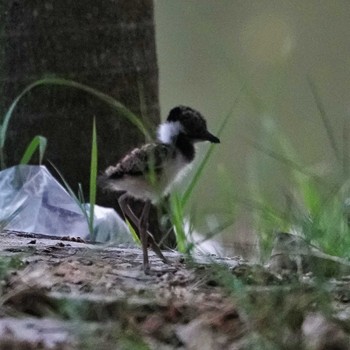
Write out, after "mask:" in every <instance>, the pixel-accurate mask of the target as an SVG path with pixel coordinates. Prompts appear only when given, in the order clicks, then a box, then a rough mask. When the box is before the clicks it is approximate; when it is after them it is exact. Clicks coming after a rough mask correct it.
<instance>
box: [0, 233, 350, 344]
mask: <svg viewBox="0 0 350 350" xmlns="http://www.w3.org/2000/svg"><path fill="white" fill-rule="evenodd" d="M0 239H1V242H2V244H1V247H0V281H1V284H0V287H1V294H0V295H1V296H0V350H1V349H23V350H24V349H101V350H104V349H132V350H133V349H169V350H170V349H201V350H203V349H204V350H206V349H208V350H209V349H210V350H212V349H214V350H215V349H218V350H221V349H224V350H225V349H227V350H229V349H230V350H234V349H238V350H243V349H268V350H270V349H271V350H273V349H315V350H316V349H319V350H321V349H324V350H325V349H340V350H341V349H350V338H349V333H350V322H349V319H350V316H349V315H350V311H349V310H350V308H349V307H348V303H349V301H350V292H349V290H350V282H349V281H350V279H349V278H348V277H347V276H342V277H341V278H338V279H337V280H334V279H329V280H324V281H323V282H322V284H317V283H316V282H315V280H314V279H313V278H312V277H310V273H307V272H305V273H303V274H299V275H298V274H297V273H295V271H292V269H291V270H288V272H287V273H286V271H284V274H282V273H281V271H279V272H278V273H276V272H273V273H272V272H271V271H270V270H269V269H268V268H266V267H264V266H260V265H253V264H247V263H246V262H244V261H243V260H242V259H240V258H226V259H219V258H216V257H214V256H212V257H209V258H206V259H203V261H201V262H198V261H197V262H196V263H194V262H193V261H188V260H187V261H185V259H184V258H183V257H182V256H181V255H180V254H178V253H176V252H165V255H166V257H167V258H168V259H169V260H170V261H171V264H170V265H165V264H163V263H162V262H161V261H160V260H159V259H158V257H157V256H156V255H155V254H153V253H152V252H150V261H151V264H152V274H150V275H145V274H144V272H143V271H142V254H141V250H140V249H138V248H135V247H125V246H124V247H123V246H118V247H115V246H102V245H94V244H89V243H86V242H83V241H81V240H79V239H68V238H61V239H60V238H55V237H49V236H39V235H34V234H23V233H19V232H2V233H0ZM275 256H276V257H280V256H281V251H279V252H278V254H276V255H275ZM299 258H300V257H299ZM317 258H318V259H319V256H318V257H317ZM322 259H323V260H324V257H323V256H322ZM282 260H283V261H282V262H283V264H285V259H282ZM332 262H334V261H333V260H332ZM274 263H275V264H274V267H276V266H277V265H276V261H274Z"/></svg>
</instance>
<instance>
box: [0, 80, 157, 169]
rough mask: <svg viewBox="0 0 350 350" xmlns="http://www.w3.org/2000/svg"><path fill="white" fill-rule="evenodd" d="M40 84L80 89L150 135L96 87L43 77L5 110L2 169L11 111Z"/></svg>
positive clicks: (0, 130)
mask: <svg viewBox="0 0 350 350" xmlns="http://www.w3.org/2000/svg"><path fill="white" fill-rule="evenodd" d="M40 85H58V86H64V87H70V88H74V89H78V90H82V91H84V92H86V93H88V94H90V95H92V96H94V97H96V98H98V99H99V100H101V101H103V102H105V103H106V104H108V105H109V106H110V107H111V108H113V109H114V110H116V111H117V112H118V113H119V114H120V115H121V116H122V117H124V118H126V119H127V120H128V121H129V122H130V123H132V124H133V125H135V126H136V127H137V128H138V129H139V130H140V131H141V132H142V133H143V134H144V135H145V138H146V139H147V140H150V139H151V136H150V134H149V132H148V131H147V129H146V128H145V126H144V125H143V123H142V121H141V120H140V119H139V118H138V117H137V116H136V115H135V114H134V113H132V112H131V111H130V110H129V109H128V108H126V107H125V106H124V105H123V104H122V103H120V102H119V101H117V100H116V99H114V98H113V97H111V96H109V95H107V94H105V93H103V92H101V91H98V90H96V89H93V88H91V87H89V86H86V85H84V84H81V83H78V82H76V81H73V80H67V79H61V78H53V77H52V78H50V77H48V78H43V79H40V80H37V81H35V82H34V83H32V84H30V85H28V86H27V87H26V88H25V89H24V90H23V91H22V92H21V93H20V94H19V95H18V96H17V97H16V98H15V100H14V101H13V102H12V104H11V106H10V107H9V109H8V110H7V112H6V114H5V116H4V118H3V120H2V125H1V127H0V166H1V168H2V169H4V168H5V162H4V145H5V141H6V133H7V129H8V124H9V122H10V120H11V117H12V115H13V111H14V109H15V108H16V106H17V104H18V103H19V101H20V100H21V99H22V97H23V96H24V95H26V94H27V93H28V92H29V91H30V90H32V89H34V88H35V87H37V86H40Z"/></svg>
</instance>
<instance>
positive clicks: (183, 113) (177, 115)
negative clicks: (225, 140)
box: [167, 106, 220, 143]
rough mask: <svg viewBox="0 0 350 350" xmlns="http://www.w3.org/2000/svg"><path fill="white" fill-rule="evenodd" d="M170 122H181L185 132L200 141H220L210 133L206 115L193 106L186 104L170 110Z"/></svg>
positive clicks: (168, 119)
mask: <svg viewBox="0 0 350 350" xmlns="http://www.w3.org/2000/svg"><path fill="white" fill-rule="evenodd" d="M167 121H168V122H179V123H180V124H181V125H182V127H183V131H184V133H185V134H186V135H187V136H188V137H190V138H191V139H196V140H198V141H202V140H203V141H205V140H207V141H210V142H213V143H219V142H220V140H219V139H218V138H217V137H215V136H214V135H212V134H210V133H209V131H208V129H207V122H206V121H205V119H204V117H203V116H202V115H201V113H199V112H198V111H196V110H195V109H193V108H190V107H186V106H177V107H175V108H173V109H172V110H171V111H170V112H169V116H168V118H167Z"/></svg>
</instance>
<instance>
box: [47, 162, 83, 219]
mask: <svg viewBox="0 0 350 350" xmlns="http://www.w3.org/2000/svg"><path fill="white" fill-rule="evenodd" d="M50 164H51V166H52V167H53V168H54V169H55V171H56V172H57V174H58V176H59V177H60V178H61V180H62V182H63V184H64V186H65V188H66V190H67V191H68V193H69V194H70V196H71V197H72V198H73V199H74V201H75V202H76V203H77V205H78V206H79V208H80V210H81V211H82V212H83V215H84V216H85V218H86V221H87V223H88V225H89V217H88V214H87V212H86V208H85V206H84V203H81V202H80V201H79V198H78V197H77V196H76V195H75V193H74V191H73V190H72V188H71V187H70V186H69V184H68V182H67V181H66V180H65V178H64V176H63V175H62V174H61V172H60V171H59V170H58V169H57V167H56V166H55V165H54V164H53V163H51V162H50Z"/></svg>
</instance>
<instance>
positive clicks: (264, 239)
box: [249, 79, 350, 258]
mask: <svg viewBox="0 0 350 350" xmlns="http://www.w3.org/2000/svg"><path fill="white" fill-rule="evenodd" d="M309 84H310V88H311V91H312V93H313V96H314V99H315V103H316V106H317V109H318V111H319V114H320V116H321V121H322V125H323V127H324V129H325V131H326V135H327V137H328V139H329V143H330V145H331V148H332V149H333V151H334V154H335V160H336V161H337V162H338V163H339V166H338V167H334V168H333V169H332V170H333V173H334V174H333V178H335V179H336V180H333V181H329V180H326V179H325V178H324V177H321V176H319V175H317V174H315V173H313V172H312V171H310V170H309V169H307V168H305V166H303V165H302V163H301V162H300V160H299V159H298V157H297V152H296V151H295V150H294V148H293V147H292V146H291V144H290V143H289V142H288V137H287V136H286V134H285V133H284V132H283V130H281V129H278V128H277V126H276V123H275V122H274V120H273V119H272V118H271V117H267V116H265V118H264V119H263V123H262V127H261V130H262V134H261V142H260V143H259V142H256V141H253V142H252V144H253V146H254V147H255V148H256V150H257V151H258V153H260V154H263V155H264V156H265V157H259V156H257V157H256V158H251V159H250V168H249V170H250V191H251V197H252V198H253V200H252V202H255V203H256V205H253V206H252V208H253V211H254V216H253V225H254V229H255V231H256V232H257V234H258V235H259V238H260V247H261V252H262V258H264V257H266V256H268V254H269V252H270V251H271V246H272V242H273V239H274V236H275V233H276V232H278V231H280V232H281V231H282V232H283V231H286V232H291V231H296V232H297V233H298V234H300V235H302V236H303V237H304V238H305V239H306V240H307V241H312V242H313V243H314V244H316V245H317V246H319V247H320V248H321V250H323V251H324V252H326V253H328V254H331V255H337V256H345V257H350V253H349V249H348V247H349V246H350V228H349V217H350V215H349V214H350V210H349V206H348V205H347V203H348V202H349V199H348V198H350V184H349V181H348V180H347V175H346V174H347V171H346V169H345V168H344V167H343V165H344V164H340V163H341V161H342V160H341V158H342V156H341V154H344V155H346V157H345V158H346V159H347V158H348V156H347V150H345V149H344V150H342V151H341V150H340V148H339V146H338V144H337V140H336V138H335V136H334V131H333V130H332V128H331V125H330V123H329V118H328V117H327V115H326V113H325V108H324V106H323V104H322V101H321V99H320V97H319V95H318V93H317V89H316V87H315V84H314V83H313V82H312V80H310V79H309ZM271 160H273V161H277V163H278V165H279V167H280V168H282V167H283V170H284V172H283V176H284V178H283V179H282V180H283V181H281V182H282V183H283V182H284V186H285V188H282V187H279V188H278V191H279V193H280V194H281V193H283V195H284V202H283V201H282V200H281V198H279V199H276V196H269V194H268V193H267V191H266V188H264V186H263V181H261V177H263V176H264V175H265V176H268V174H269V172H271V171H274V170H271V169H276V167H273V166H271V164H272V163H271ZM266 174H267V175H266ZM280 197H283V196H280Z"/></svg>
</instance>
